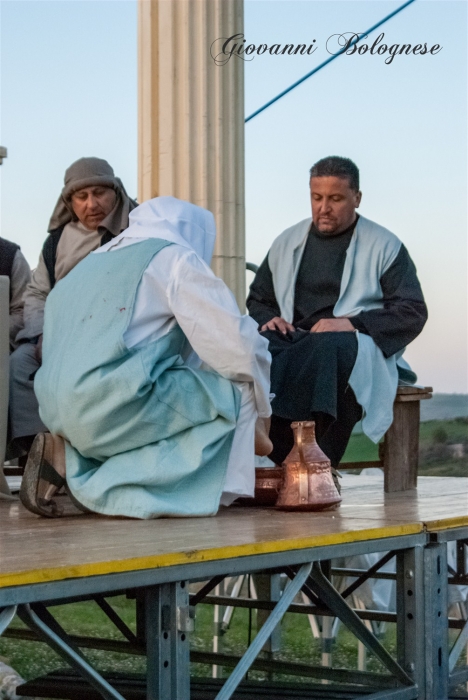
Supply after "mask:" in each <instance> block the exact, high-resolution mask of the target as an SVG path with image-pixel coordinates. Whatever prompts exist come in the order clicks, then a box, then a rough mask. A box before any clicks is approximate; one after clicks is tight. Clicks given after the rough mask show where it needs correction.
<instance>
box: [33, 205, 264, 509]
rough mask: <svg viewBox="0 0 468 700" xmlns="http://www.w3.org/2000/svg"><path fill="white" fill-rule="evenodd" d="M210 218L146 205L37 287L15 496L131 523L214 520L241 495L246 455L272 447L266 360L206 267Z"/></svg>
mask: <svg viewBox="0 0 468 700" xmlns="http://www.w3.org/2000/svg"><path fill="white" fill-rule="evenodd" d="M214 241H215V225H214V219H213V216H212V214H211V213H210V212H208V211H206V210H204V209H201V208H200V207H196V206H194V205H192V204H189V203H187V202H182V201H180V200H177V199H174V198H173V197H159V198H156V199H153V200H150V201H148V202H145V203H144V204H142V205H140V206H139V207H138V208H137V209H135V210H134V211H133V212H131V214H130V225H129V228H128V229H126V230H125V231H123V232H122V233H121V234H120V235H118V236H117V237H116V238H115V239H113V240H112V241H111V242H110V243H108V244H106V245H104V246H102V247H101V248H99V249H98V250H97V251H95V252H94V253H92V254H91V255H89V256H88V257H87V258H85V259H84V260H83V261H82V262H80V263H79V264H78V265H77V266H76V267H75V268H74V269H73V270H72V271H71V272H70V273H69V274H68V275H67V276H66V277H65V278H64V279H63V280H61V281H60V282H59V283H58V284H57V285H56V287H55V288H54V290H53V291H52V292H51V293H50V295H49V298H48V300H47V304H46V310H45V324H44V346H43V363H42V367H41V368H40V370H39V371H38V373H37V375H36V379H35V391H36V394H37V397H38V401H39V410H40V415H41V418H42V420H43V421H44V423H45V425H46V426H47V427H48V429H49V430H50V434H47V433H43V434H40V435H38V436H37V437H36V439H35V442H34V443H33V446H32V448H31V451H30V455H29V458H28V462H27V465H26V470H25V475H24V478H23V485H22V489H21V492H20V497H21V500H22V502H23V504H24V505H25V506H26V507H27V508H28V509H29V510H31V511H33V512H35V513H37V514H39V515H43V516H46V517H58V516H60V515H62V511H61V508H60V506H59V505H58V501H57V500H55V499H54V495H55V493H56V491H57V489H58V488H60V487H61V486H63V485H66V487H67V490H68V492H69V494H70V497H71V498H72V500H73V501H74V503H75V505H77V506H78V507H80V508H82V509H83V510H89V511H92V512H96V513H102V514H105V515H120V516H128V517H135V518H156V517H160V516H171V515H172V516H206V515H214V514H215V513H216V512H217V510H218V508H219V505H220V504H222V505H229V504H231V503H232V502H233V501H234V500H235V499H236V498H237V497H239V496H253V493H254V482H255V469H254V443H255V451H256V452H257V453H259V454H267V453H268V452H270V451H271V448H272V445H271V443H270V441H269V439H268V437H267V432H266V429H265V427H264V422H265V421H266V422H267V421H268V417H269V416H270V413H271V409H270V403H269V368H270V359H271V358H270V355H269V352H268V349H267V348H268V343H267V341H266V340H265V339H264V338H262V337H261V336H260V335H259V334H258V333H257V324H256V323H255V321H253V319H251V318H250V317H248V316H242V315H241V313H240V312H239V309H238V307H237V304H236V302H235V300H234V297H233V295H232V293H231V292H230V291H229V289H228V288H227V287H226V285H225V284H224V283H223V282H222V281H221V280H220V279H218V278H217V277H215V275H214V274H213V272H212V271H211V270H210V268H209V267H208V264H209V262H210V260H211V256H212V252H213V247H214Z"/></svg>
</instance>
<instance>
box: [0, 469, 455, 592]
mask: <svg viewBox="0 0 468 700" xmlns="http://www.w3.org/2000/svg"><path fill="white" fill-rule="evenodd" d="M342 483H343V503H342V505H341V507H340V508H339V509H337V510H334V511H329V512H322V513H287V512H282V511H277V510H275V509H256V508H238V507H231V508H224V509H221V512H220V513H219V514H218V516H216V517H213V518H191V519H183V518H173V519H172V518H167V519H160V520H149V521H148V520H147V521H139V520H130V519H128V520H125V519H118V518H108V517H102V516H96V515H81V516H77V517H74V518H63V519H56V520H47V519H41V518H37V517H36V516H34V515H32V514H30V513H28V512H27V511H25V510H24V509H23V508H22V506H21V505H20V504H19V503H18V502H15V503H7V502H0V528H1V529H0V545H1V552H2V554H1V557H0V587H5V586H16V585H24V584H31V583H40V582H46V581H57V580H63V579H67V578H78V577H86V576H95V575H100V574H108V573H118V572H124V571H135V570H144V569H151V568H160V567H169V566H174V565H178V564H188V563H191V562H193V563H197V562H203V561H214V560H222V559H228V558H233V557H248V556H251V555H257V554H267V553H274V552H286V551H288V550H297V549H306V548H312V547H319V546H326V545H334V544H345V543H352V542H362V541H366V540H375V539H381V538H385V537H395V536H399V535H406V534H408V535H409V534H416V533H419V532H423V530H424V529H425V528H426V529H428V528H429V527H430V528H432V529H450V528H453V527H464V526H467V527H468V506H467V504H468V479H462V478H435V477H420V478H419V488H418V490H413V491H404V492H400V493H384V491H383V489H382V477H380V478H379V477H378V476H366V475H365V473H364V474H363V475H360V476H352V475H345V476H344V477H343V480H342Z"/></svg>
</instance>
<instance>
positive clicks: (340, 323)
mask: <svg viewBox="0 0 468 700" xmlns="http://www.w3.org/2000/svg"><path fill="white" fill-rule="evenodd" d="M273 320H274V319H273ZM355 330H356V329H355V328H354V326H353V324H352V323H351V321H350V320H349V318H321V319H320V321H317V323H316V324H315V325H314V326H312V328H311V329H310V332H311V333H330V332H331V333H336V332H342V331H355Z"/></svg>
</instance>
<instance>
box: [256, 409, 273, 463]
mask: <svg viewBox="0 0 468 700" xmlns="http://www.w3.org/2000/svg"><path fill="white" fill-rule="evenodd" d="M270 423H271V419H270V418H257V422H256V423H255V454H256V455H258V456H259V457H267V456H268V455H269V454H270V452H271V451H272V449H273V443H272V441H271V440H270V438H269V437H268V434H269V432H270Z"/></svg>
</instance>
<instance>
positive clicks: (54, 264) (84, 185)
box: [8, 158, 137, 457]
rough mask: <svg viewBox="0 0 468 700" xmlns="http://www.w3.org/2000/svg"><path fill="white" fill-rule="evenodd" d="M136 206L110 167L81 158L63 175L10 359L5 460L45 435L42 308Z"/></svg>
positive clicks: (120, 228)
mask: <svg viewBox="0 0 468 700" xmlns="http://www.w3.org/2000/svg"><path fill="white" fill-rule="evenodd" d="M136 206H137V203H136V202H135V201H134V200H132V199H130V197H129V196H128V195H127V193H126V191H125V188H124V186H123V184H122V182H121V180H120V179H119V178H118V177H115V175H114V171H113V169H112V168H111V166H110V165H109V163H108V162H107V161H105V160H102V159H100V158H80V159H79V160H77V161H76V162H75V163H72V165H70V167H69V168H68V169H67V170H66V172H65V180H64V187H63V189H62V192H61V194H60V197H59V199H58V201H57V204H56V206H55V209H54V211H53V213H52V216H51V219H50V222H49V227H48V233H49V236H48V237H47V238H46V240H45V243H44V245H43V248H42V252H41V255H40V257H39V262H38V265H37V267H36V269H35V271H34V272H33V275H32V280H31V282H30V284H29V285H28V287H27V288H26V292H25V296H24V328H23V329H22V330H21V331H20V332H19V333H18V335H17V337H16V342H17V343H19V347H18V348H17V349H16V350H15V352H14V353H13V354H12V355H11V358H10V377H11V379H10V445H9V450H8V456H9V457H21V456H22V455H24V454H26V453H27V452H28V450H29V447H30V445H31V443H32V441H33V439H34V436H35V435H36V434H37V433H39V432H42V431H44V430H45V426H44V424H43V423H42V421H41V419H40V418H39V413H38V405H37V399H36V396H35V394H34V381H33V380H34V374H35V372H36V371H37V369H38V368H39V367H40V365H41V361H42V328H43V323H44V306H45V302H46V300H47V296H48V294H49V292H50V291H51V290H52V289H53V287H54V286H55V284H56V282H58V281H59V280H61V279H62V278H63V277H65V276H66V275H67V274H68V273H69V272H70V270H72V269H73V268H74V267H75V265H77V263H79V262H80V260H82V259H83V258H84V257H86V255H88V253H90V252H91V251H93V250H95V249H96V248H99V247H100V246H101V245H103V244H104V243H108V242H109V241H110V240H112V238H113V237H114V236H117V235H118V234H119V233H120V232H121V231H123V230H124V229H125V228H127V226H128V215H129V213H130V212H131V211H132V209H134V208H135V207H136Z"/></svg>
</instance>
